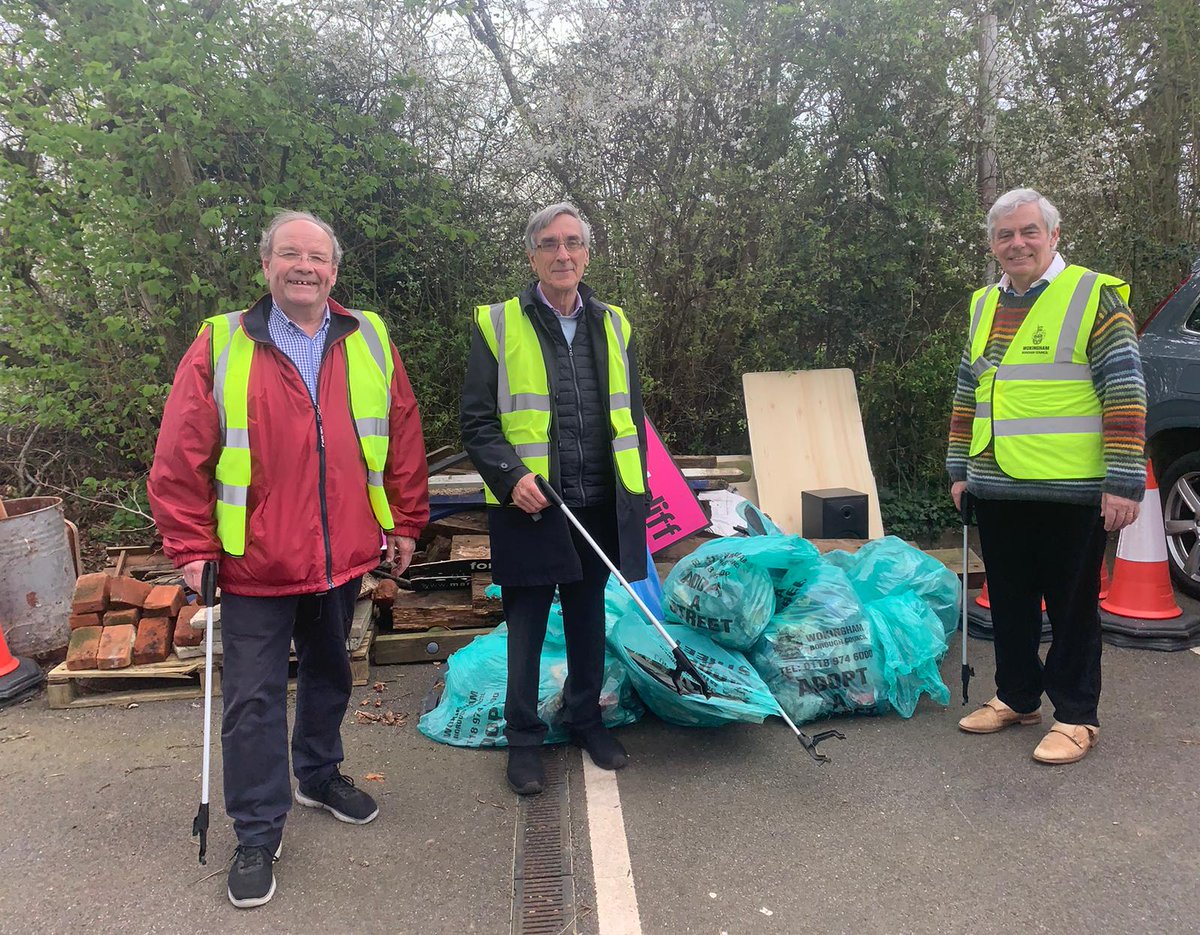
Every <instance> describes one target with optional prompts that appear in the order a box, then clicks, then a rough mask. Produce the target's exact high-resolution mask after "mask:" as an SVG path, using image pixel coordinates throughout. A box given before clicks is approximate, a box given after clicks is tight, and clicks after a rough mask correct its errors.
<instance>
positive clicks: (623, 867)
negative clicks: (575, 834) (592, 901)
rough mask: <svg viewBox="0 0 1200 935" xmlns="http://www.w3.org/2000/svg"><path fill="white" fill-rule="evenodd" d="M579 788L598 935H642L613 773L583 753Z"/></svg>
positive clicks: (615, 778)
mask: <svg viewBox="0 0 1200 935" xmlns="http://www.w3.org/2000/svg"><path fill="white" fill-rule="evenodd" d="M583 788H584V792H585V793H586V796H587V816H588V838H589V839H590V840H591V845H592V873H593V874H594V875H595V878H596V920H597V922H598V924H599V931H600V935H642V920H641V917H640V916H639V915H638V905H637V893H636V892H635V891H634V888H633V868H632V866H631V865H630V862H629V843H628V842H627V841H626V840H625V819H624V816H623V815H622V813H621V794H620V792H619V791H618V790H617V774H616V773H615V772H614V771H613V770H609V769H601V768H600V767H598V766H596V765H595V764H594V763H593V762H592V758H591V757H590V756H588V755H587V754H586V753H584V754H583Z"/></svg>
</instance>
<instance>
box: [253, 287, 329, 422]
mask: <svg viewBox="0 0 1200 935" xmlns="http://www.w3.org/2000/svg"><path fill="white" fill-rule="evenodd" d="M267 331H268V332H270V335H271V340H272V341H274V342H275V346H276V347H277V348H279V349H280V350H281V351H283V352H284V353H285V354H287V356H288V358H289V359H290V360H291V361H292V363H294V364H295V365H296V369H297V370H299V371H300V377H301V379H303V380H304V385H305V386H307V387H308V395H309V396H310V397H312V401H313V402H314V403H315V402H316V401H317V374H318V373H320V370H321V354H322V353H324V351H325V337H326V335H328V334H329V304H328V303H326V305H325V318H324V319H323V320H322V321H321V327H320V328H318V329H317V333H316V334H314V335H313V336H312V337H311V338H310V337H309V336H308V335H307V334H306V333H305V331H304V329H303V328H301V327H300V326H299V325H297V324H296V323H295V322H294V321H292V320H291V319H290V318H288V317H287V315H286V314H285V313H284V311H283V309H281V308H280V307H279V306H278V305H276V304H275V300H274V299H272V300H271V317H270V318H268V319H267Z"/></svg>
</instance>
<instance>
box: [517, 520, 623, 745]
mask: <svg viewBox="0 0 1200 935" xmlns="http://www.w3.org/2000/svg"><path fill="white" fill-rule="evenodd" d="M550 509H555V508H554V507H551V508H550ZM572 512H573V513H574V514H575V515H576V517H577V518H578V519H579V521H580V522H581V523H583V526H584V528H585V529H587V530H588V532H589V533H591V535H592V538H594V539H596V541H597V542H599V543H600V545H601V546H602V547H603V548H604V550H605V552H606V553H607V554H609V555H615V554H616V544H615V543H616V521H615V514H614V512H613V508H612V507H611V506H602V507H576V508H575V509H573V510H572ZM571 537H572V540H573V542H574V545H575V549H576V551H578V553H579V559H580V562H581V563H582V565H583V578H582V579H581V580H579V581H574V582H571V583H569V584H560V585H558V594H559V599H560V600H561V601H562V611H563V631H564V635H565V637H566V641H567V681H566V684H565V685H564V686H563V724H564V726H566V727H567V728H568V729H569V730H573V731H584V730H587V729H589V728H591V727H598V726H599V725H600V723H601V720H600V689H601V688H602V687H603V682H604V586H605V584H607V583H608V574H609V572H608V566H607V565H605V564H604V562H603V561H602V560H601V558H600V557H599V556H598V555H596V553H595V552H594V551H593V550H592V548H591V546H589V545H588V544H587V542H586V541H585V540H584V538H583V537H582V536H581V535H579V533H578V532H577V531H576V529H575V527H574V526H572V527H571ZM554 588H555V585H552V584H546V585H533V586H528V587H513V586H509V585H505V586H504V587H502V588H501V596H502V599H503V602H504V619H505V621H506V622H507V624H508V691H507V695H506V697H505V702H504V719H505V721H506V725H505V728H504V736H505V737H506V738H507V739H508V742H509V745H510V746H513V747H534V746H538V745H539V744H541V743H542V741H543V740H544V739H545V737H546V731H547V729H548V728H547V725H546V724H545V722H543V721H542V720H541V718H539V717H538V713H537V702H538V672H539V668H540V662H541V655H542V643H543V642H544V641H545V639H546V622H547V617H548V616H549V613H550V604H551V602H552V601H553V599H554Z"/></svg>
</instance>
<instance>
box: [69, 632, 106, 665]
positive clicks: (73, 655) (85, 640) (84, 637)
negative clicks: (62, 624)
mask: <svg viewBox="0 0 1200 935" xmlns="http://www.w3.org/2000/svg"><path fill="white" fill-rule="evenodd" d="M103 632H104V631H103V630H102V629H101V628H100V627H80V628H79V629H77V630H72V631H71V643H70V645H68V646H67V668H68V669H70V670H71V671H72V672H77V671H78V670H80V669H94V668H96V653H97V652H98V651H99V650H100V635H101V633H103Z"/></svg>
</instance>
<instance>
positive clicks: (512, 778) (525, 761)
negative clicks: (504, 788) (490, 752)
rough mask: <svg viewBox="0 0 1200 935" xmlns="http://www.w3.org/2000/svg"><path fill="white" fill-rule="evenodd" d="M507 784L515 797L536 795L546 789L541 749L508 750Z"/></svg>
mask: <svg viewBox="0 0 1200 935" xmlns="http://www.w3.org/2000/svg"><path fill="white" fill-rule="evenodd" d="M506 775H507V776H508V784H509V785H510V786H512V790H513V792H515V793H517V795H537V794H538V793H539V792H541V791H542V790H543V789H545V788H546V768H545V767H544V766H542V749H541V747H509V748H508V769H507V770H506Z"/></svg>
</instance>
